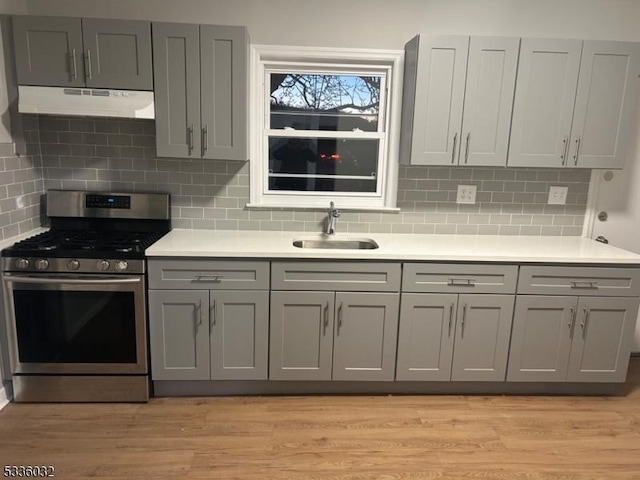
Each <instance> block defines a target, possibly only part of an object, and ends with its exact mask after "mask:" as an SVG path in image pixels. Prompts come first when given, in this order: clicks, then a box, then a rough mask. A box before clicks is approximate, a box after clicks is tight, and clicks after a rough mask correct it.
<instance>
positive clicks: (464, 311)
mask: <svg viewBox="0 0 640 480" xmlns="http://www.w3.org/2000/svg"><path fill="white" fill-rule="evenodd" d="M465 323H467V304H466V303H465V304H464V305H463V306H462V331H461V332H460V338H464V325H465Z"/></svg>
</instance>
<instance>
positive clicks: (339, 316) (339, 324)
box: [336, 302, 342, 335]
mask: <svg viewBox="0 0 640 480" xmlns="http://www.w3.org/2000/svg"><path fill="white" fill-rule="evenodd" d="M340 327H342V302H340V305H339V306H338V329H337V331H336V335H339V334H340Z"/></svg>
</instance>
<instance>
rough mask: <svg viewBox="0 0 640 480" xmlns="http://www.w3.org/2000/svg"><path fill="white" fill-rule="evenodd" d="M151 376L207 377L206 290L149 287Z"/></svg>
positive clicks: (207, 297) (201, 378)
mask: <svg viewBox="0 0 640 480" xmlns="http://www.w3.org/2000/svg"><path fill="white" fill-rule="evenodd" d="M149 343H150V346H151V379H152V380H208V379H209V378H210V373H209V292H208V291H201V290H150V291H149Z"/></svg>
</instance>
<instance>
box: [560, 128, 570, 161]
mask: <svg viewBox="0 0 640 480" xmlns="http://www.w3.org/2000/svg"><path fill="white" fill-rule="evenodd" d="M568 148H569V137H568V136H566V137H564V138H563V139H562V155H560V158H561V159H562V166H563V167H564V166H565V164H566V163H567V150H568Z"/></svg>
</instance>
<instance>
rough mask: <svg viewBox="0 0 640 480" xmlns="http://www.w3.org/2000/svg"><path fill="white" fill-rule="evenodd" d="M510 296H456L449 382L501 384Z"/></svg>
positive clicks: (506, 349)
mask: <svg viewBox="0 0 640 480" xmlns="http://www.w3.org/2000/svg"><path fill="white" fill-rule="evenodd" d="M513 301H514V297H513V295H460V297H459V299H458V316H457V320H458V322H457V325H456V340H455V348H454V353H453V367H452V371H451V380H452V381H465V380H473V381H485V382H492V381H494V382H501V381H504V380H505V374H506V371H507V356H508V353H509V336H510V335H511V321H512V315H513Z"/></svg>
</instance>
